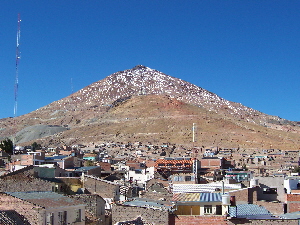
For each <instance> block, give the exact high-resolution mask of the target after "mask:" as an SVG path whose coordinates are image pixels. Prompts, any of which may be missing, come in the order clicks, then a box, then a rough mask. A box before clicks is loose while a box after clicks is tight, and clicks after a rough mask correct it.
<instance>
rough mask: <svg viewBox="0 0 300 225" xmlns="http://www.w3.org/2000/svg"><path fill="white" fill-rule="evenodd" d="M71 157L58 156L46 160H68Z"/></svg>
mask: <svg viewBox="0 0 300 225" xmlns="http://www.w3.org/2000/svg"><path fill="white" fill-rule="evenodd" d="M67 157H69V156H67V155H56V156H50V157H45V160H62V159H64V158H67Z"/></svg>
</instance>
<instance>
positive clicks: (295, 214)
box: [280, 211, 300, 219]
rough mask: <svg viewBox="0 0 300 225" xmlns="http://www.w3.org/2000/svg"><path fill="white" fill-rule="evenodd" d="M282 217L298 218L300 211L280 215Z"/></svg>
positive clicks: (299, 217)
mask: <svg viewBox="0 0 300 225" xmlns="http://www.w3.org/2000/svg"><path fill="white" fill-rule="evenodd" d="M280 218H283V219H300V211H298V212H292V213H285V214H282V215H280Z"/></svg>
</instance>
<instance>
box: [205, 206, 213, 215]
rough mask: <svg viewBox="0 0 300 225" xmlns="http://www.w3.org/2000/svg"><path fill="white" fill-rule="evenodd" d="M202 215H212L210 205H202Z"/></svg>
mask: <svg viewBox="0 0 300 225" xmlns="http://www.w3.org/2000/svg"><path fill="white" fill-rule="evenodd" d="M204 214H212V205H204Z"/></svg>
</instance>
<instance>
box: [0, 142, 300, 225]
mask: <svg viewBox="0 0 300 225" xmlns="http://www.w3.org/2000/svg"><path fill="white" fill-rule="evenodd" d="M1 144H2V145H0V146H1V147H2V148H3V149H2V151H1V152H0V166H1V173H0V174H1V176H0V184H1V185H0V201H1V204H0V212H1V215H0V221H1V222H2V223H3V224H4V223H5V224H78V225H79V224H101V225H109V224H119V225H121V224H168V225H172V224H176V225H183V224H222V225H223V224H224V225H225V224H274V223H276V224H298V222H299V218H300V213H299V209H300V181H299V180H300V176H299V151H298V150H290V151H287V150H285V151H283V150H279V149H264V150H260V149H239V148H236V149H231V148H222V147H220V146H196V145H195V144H194V143H193V145H189V146H183V145H176V144H172V143H161V144H159V145H157V144H152V143H150V142H147V143H142V142H135V143H122V142H106V143H91V144H90V145H73V146H66V145H62V146H61V147H57V148H46V147H43V146H41V145H39V144H37V143H33V144H32V145H31V146H16V147H15V148H14V150H13V151H12V152H9V151H6V150H5V145H3V142H1Z"/></svg>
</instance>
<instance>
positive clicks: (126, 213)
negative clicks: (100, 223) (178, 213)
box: [112, 205, 187, 225]
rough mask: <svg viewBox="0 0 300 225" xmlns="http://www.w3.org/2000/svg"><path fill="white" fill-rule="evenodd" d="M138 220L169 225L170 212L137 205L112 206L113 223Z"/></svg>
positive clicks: (154, 224) (144, 222)
mask: <svg viewBox="0 0 300 225" xmlns="http://www.w3.org/2000/svg"><path fill="white" fill-rule="evenodd" d="M136 220H142V221H143V224H153V225H168V224H169V212H168V211H163V210H155V209H150V208H142V207H135V206H123V205H113V206H112V224H116V223H117V222H126V221H128V222H129V221H136ZM185 225H187V223H185Z"/></svg>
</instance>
